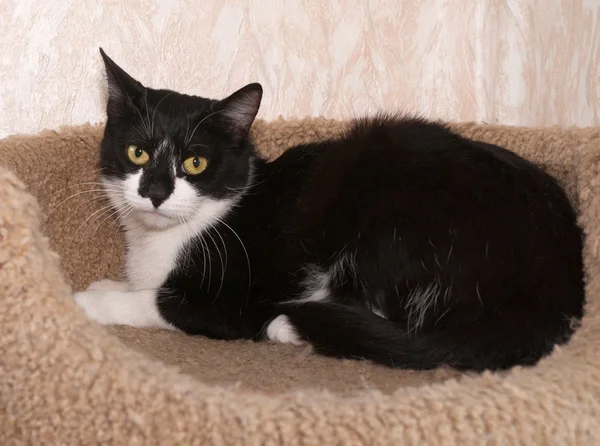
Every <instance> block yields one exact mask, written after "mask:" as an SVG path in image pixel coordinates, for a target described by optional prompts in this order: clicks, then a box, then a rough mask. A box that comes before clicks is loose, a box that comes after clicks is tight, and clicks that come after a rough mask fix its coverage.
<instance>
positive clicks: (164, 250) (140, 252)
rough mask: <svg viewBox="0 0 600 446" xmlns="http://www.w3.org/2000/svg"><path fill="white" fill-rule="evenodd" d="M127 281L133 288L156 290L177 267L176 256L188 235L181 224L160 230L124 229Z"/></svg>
mask: <svg viewBox="0 0 600 446" xmlns="http://www.w3.org/2000/svg"><path fill="white" fill-rule="evenodd" d="M127 229H128V230H127V245H128V250H127V258H126V267H127V270H126V274H127V281H128V282H129V286H130V288H131V289H132V290H142V289H156V288H158V287H160V286H161V285H162V284H163V283H164V282H165V280H166V279H167V276H168V275H169V273H170V272H171V271H172V270H173V269H174V268H175V267H176V266H177V256H178V255H179V254H180V252H181V250H182V248H183V247H184V245H185V244H186V243H187V242H188V240H189V239H190V237H191V235H192V234H190V230H189V229H187V228H185V227H184V226H177V227H174V228H170V229H166V230H162V231H146V230H143V229H141V228H136V227H135V226H134V225H132V226H130V227H129V228H127Z"/></svg>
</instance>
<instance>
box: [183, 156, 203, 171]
mask: <svg viewBox="0 0 600 446" xmlns="http://www.w3.org/2000/svg"><path fill="white" fill-rule="evenodd" d="M206 166H208V160H207V159H206V158H203V157H201V156H190V157H189V158H188V159H186V160H185V161H184V162H183V170H185V172H186V173H187V174H189V175H198V174H199V173H202V172H204V169H206Z"/></svg>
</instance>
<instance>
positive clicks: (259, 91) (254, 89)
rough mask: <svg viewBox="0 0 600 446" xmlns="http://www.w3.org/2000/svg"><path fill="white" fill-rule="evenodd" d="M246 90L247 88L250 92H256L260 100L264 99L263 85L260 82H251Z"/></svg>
mask: <svg viewBox="0 0 600 446" xmlns="http://www.w3.org/2000/svg"><path fill="white" fill-rule="evenodd" d="M244 90H246V92H248V93H253V94H255V95H256V96H258V99H259V100H260V99H262V95H263V88H262V85H260V84H259V83H258V82H253V83H251V84H248V85H246V87H245V88H244Z"/></svg>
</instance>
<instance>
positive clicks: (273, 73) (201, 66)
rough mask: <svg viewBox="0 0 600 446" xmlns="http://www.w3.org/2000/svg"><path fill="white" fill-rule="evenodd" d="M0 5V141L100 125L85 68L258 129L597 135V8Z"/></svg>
mask: <svg viewBox="0 0 600 446" xmlns="http://www.w3.org/2000/svg"><path fill="white" fill-rule="evenodd" d="M457 1H459V0H419V1H398V0H368V1H367V0H343V1H340V0H302V1H300V0H253V1H247V0H228V1H223V0H203V1H196V0H176V1H175V0H172V1H164V0H163V1H153V0H126V1H115V0H87V1H85V2H82V1H79V0H60V1H58V2H50V1H46V2H42V1H39V0H2V1H1V2H0V44H1V45H2V55H1V56H0V137H3V136H7V135H9V134H13V133H17V132H37V131H40V130H42V129H44V128H55V127H58V126H60V125H65V124H81V123H83V122H88V121H91V122H98V121H101V120H104V104H105V100H104V97H103V95H104V94H105V91H106V85H105V82H104V79H103V74H104V70H103V67H102V61H101V59H100V56H99V54H98V46H103V47H104V49H105V50H106V51H107V52H108V54H109V56H111V57H113V58H114V60H115V61H116V62H117V63H118V64H120V65H122V66H123V68H124V69H125V70H126V71H128V72H130V73H131V74H132V75H133V76H134V77H136V78H139V80H140V81H142V82H143V83H145V84H147V85H149V86H153V87H157V88H158V87H170V88H174V89H176V90H181V91H182V92H185V93H191V94H198V95H202V96H208V97H214V98H219V97H224V96H225V95H227V94H229V93H231V92H233V91H234V90H235V89H237V88H240V87H241V86H243V85H244V84H246V83H248V82H251V81H256V82H260V83H261V84H262V85H263V87H264V89H265V95H264V100H263V104H262V107H261V112H260V117H262V118H264V119H269V120H271V119H276V118H277V117H278V116H279V115H280V114H281V115H283V116H284V117H286V118H291V117H297V118H302V117H305V116H327V117H332V118H351V117H354V116H355V115H362V114H364V113H365V112H374V111H378V110H397V109H399V110H406V111H411V112H420V113H422V114H424V115H425V116H434V117H440V118H444V119H453V120H460V121H470V120H474V121H477V122H482V121H483V122H489V123H496V122H502V123H504V124H516V125H528V126H533V125H536V126H549V125H554V124H559V125H573V124H576V125H592V124H600V82H599V81H598V79H599V78H600V63H599V61H600V2H598V1H597V0H585V1H584V0H551V1H549V0H510V1H508V0H468V1H467V0H463V1H460V7H457V6H456V2H457Z"/></svg>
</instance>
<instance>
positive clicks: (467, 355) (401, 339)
mask: <svg viewBox="0 0 600 446" xmlns="http://www.w3.org/2000/svg"><path fill="white" fill-rule="evenodd" d="M280 310H281V313H282V314H284V315H285V316H287V317H288V318H289V321H290V323H291V325H292V326H293V327H294V329H295V330H296V332H297V334H298V335H299V336H300V337H301V338H303V339H304V340H306V341H308V342H309V343H310V344H312V345H313V347H314V349H315V351H316V352H317V353H320V354H323V355H327V356H336V357H342V358H349V359H369V360H372V361H374V362H377V363H380V364H384V365H388V366H392V367H397V368H408V369H421V370H425V369H432V368H436V367H439V366H442V365H447V366H451V367H456V368H460V369H471V370H485V369H505V368H509V367H512V366H514V365H517V364H521V365H532V364H535V363H536V362H537V360H539V358H540V357H541V356H543V354H546V353H548V352H549V350H551V348H552V346H547V345H546V346H542V345H538V347H537V348H531V349H530V348H523V347H524V345H525V346H526V345H527V344H528V342H527V341H526V340H524V339H519V340H517V339H515V338H514V336H513V334H512V333H508V332H507V331H505V332H504V333H498V332H494V333H483V332H482V333H476V332H471V333H468V332H466V331H464V330H463V329H459V330H456V331H454V332H452V331H445V332H441V331H440V332H432V333H416V334H414V333H413V334H411V333H408V332H406V331H405V330H403V329H402V327H401V326H400V325H399V324H396V323H395V322H392V321H389V320H387V319H384V318H381V317H379V316H377V315H375V314H373V313H371V312H370V311H368V310H367V309H366V308H361V307H352V306H347V305H342V304H338V303H332V302H308V303H301V304H284V305H281V307H280ZM463 328H464V327H463ZM503 335H505V336H503ZM511 338H512V339H511ZM507 340H508V342H507ZM530 346H531V344H530Z"/></svg>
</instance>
